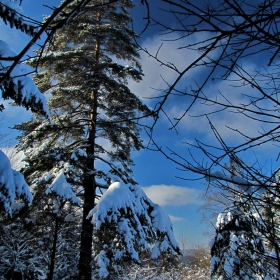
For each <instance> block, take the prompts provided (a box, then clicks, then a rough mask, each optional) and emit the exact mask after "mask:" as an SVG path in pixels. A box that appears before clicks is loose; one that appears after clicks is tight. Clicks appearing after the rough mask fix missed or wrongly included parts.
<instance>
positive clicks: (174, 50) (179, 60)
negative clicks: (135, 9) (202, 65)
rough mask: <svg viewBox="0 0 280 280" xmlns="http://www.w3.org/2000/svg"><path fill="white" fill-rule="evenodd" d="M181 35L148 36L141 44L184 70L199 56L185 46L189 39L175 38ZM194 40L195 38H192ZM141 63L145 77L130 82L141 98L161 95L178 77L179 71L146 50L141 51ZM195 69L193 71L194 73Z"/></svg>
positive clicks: (132, 88) (163, 59)
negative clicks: (162, 63) (138, 81)
mask: <svg viewBox="0 0 280 280" xmlns="http://www.w3.org/2000/svg"><path fill="white" fill-rule="evenodd" d="M171 36H172V37H171ZM178 37H180V35H179V34H176V33H173V34H172V35H169V36H167V35H166V36H164V39H165V41H163V40H162V39H163V37H162V36H159V35H156V36H154V37H152V38H147V39H146V40H145V41H144V42H143V44H142V45H141V46H142V48H143V49H146V50H147V51H148V52H149V53H150V54H151V55H153V56H156V55H157V57H158V59H159V60H160V61H162V62H164V63H167V64H168V63H172V64H174V65H175V66H176V67H177V68H178V69H179V70H181V71H182V70H183V69H184V68H185V67H186V66H188V65H189V64H191V62H193V60H194V59H195V58H196V57H198V53H197V52H195V51H190V50H187V49H185V48H181V47H184V46H186V45H187V44H188V41H187V39H181V40H173V39H174V38H178ZM192 39H193V40H194V38H192ZM140 54H141V60H140V63H141V65H142V68H143V73H144V75H145V76H144V77H143V80H142V81H141V82H140V83H135V82H133V81H130V82H129V88H130V89H131V91H132V92H134V93H135V94H136V95H138V96H139V97H141V98H153V97H155V96H160V95H161V93H162V92H163V91H164V90H166V89H167V88H168V84H169V83H173V82H174V80H175V79H176V78H177V77H178V73H177V72H176V71H174V70H172V69H170V68H168V67H166V66H164V65H161V63H160V62H158V61H157V60H156V59H154V58H152V57H151V56H149V55H148V54H146V53H145V52H143V51H142V52H141V53H140ZM193 74H195V71H192V75H193Z"/></svg>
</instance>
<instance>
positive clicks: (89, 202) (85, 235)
mask: <svg viewBox="0 0 280 280" xmlns="http://www.w3.org/2000/svg"><path fill="white" fill-rule="evenodd" d="M97 18H98V23H100V22H101V16H100V14H98V15H97ZM99 55H100V40H99V39H98V38H97V40H96V48H95V61H96V65H98V63H99ZM91 101H92V103H91V104H92V105H91V112H90V120H89V138H88V139H89V143H88V144H89V148H88V151H87V152H88V156H89V158H90V160H89V165H88V166H87V167H88V170H94V148H95V137H96V120H97V107H98V96H97V91H96V92H94V91H92V92H91ZM95 195H96V184H95V177H94V175H93V176H92V175H89V176H85V179H84V206H83V222H82V223H83V224H82V232H81V247H80V259H79V279H84V280H91V255H92V235H93V225H92V223H91V221H90V220H89V219H87V216H88V214H89V212H90V210H92V209H93V208H94V206H95V204H94V202H95Z"/></svg>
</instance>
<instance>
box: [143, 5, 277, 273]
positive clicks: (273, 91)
mask: <svg viewBox="0 0 280 280" xmlns="http://www.w3.org/2000/svg"><path fill="white" fill-rule="evenodd" d="M159 2H160V3H161V4H160V5H161V8H162V9H161V10H162V13H166V16H164V15H163V14H160V16H157V15H153V14H152V11H150V13H149V23H153V24H155V25H157V26H158V27H160V28H161V34H162V40H163V42H162V44H168V43H169V42H170V41H173V42H174V41H176V42H177V45H178V42H181V47H180V48H179V49H185V50H188V51H189V53H190V56H191V57H193V59H191V61H190V62H189V63H188V64H186V65H184V67H183V68H182V66H181V65H175V63H173V62H172V60H171V61H169V62H166V61H163V60H162V59H161V57H162V56H161V49H162V46H160V47H159V49H158V51H157V52H156V53H151V52H149V50H147V49H143V50H144V51H145V52H147V53H148V54H149V55H150V56H151V57H153V58H154V59H156V60H157V61H158V62H159V63H161V65H163V66H166V67H168V68H169V69H171V70H173V71H175V73H176V74H177V77H176V79H175V80H174V81H171V82H170V81H168V79H167V77H163V79H164V81H165V82H166V90H164V91H160V94H159V96H157V97H155V98H154V99H155V101H156V105H155V112H156V116H157V117H156V119H155V123H154V126H155V125H156V124H157V121H158V118H159V117H161V116H165V117H166V116H167V118H168V120H169V121H170V129H176V128H177V127H178V126H179V125H180V123H181V122H183V120H185V119H186V118H190V117H196V118H200V120H202V119H203V120H205V121H206V122H208V124H209V128H210V129H211V131H212V133H213V135H214V140H213V141H212V142H210V143H209V142H204V141H203V140H200V139H193V141H192V142H191V143H186V145H187V146H186V148H187V149H188V151H189V156H188V157H186V156H183V155H182V152H181V151H179V152H178V151H175V150H174V149H172V148H171V147H168V148H163V147H162V146H161V145H160V144H158V143H156V142H155V141H154V140H153V137H152V134H151V135H150V136H151V145H153V148H155V149H156V150H158V151H161V152H162V153H163V154H164V155H165V156H166V157H167V158H168V159H169V160H171V161H173V162H175V163H176V164H177V166H178V167H179V168H180V169H182V170H183V171H190V173H192V174H193V173H196V174H198V175H199V177H200V178H204V179H206V181H207V182H208V183H209V184H211V185H213V186H215V187H216V188H219V189H220V190H222V191H226V192H230V193H231V194H233V196H231V195H230V196H227V199H231V198H232V200H233V201H234V198H236V197H242V199H243V201H244V200H246V201H250V205H252V208H253V210H250V211H254V212H255V213H258V214H259V217H260V219H261V222H262V225H264V227H261V226H260V224H258V225H259V230H260V231H261V232H262V233H263V235H264V236H265V238H266V239H269V240H270V241H269V242H273V248H274V249H273V250H274V252H275V254H276V258H275V267H276V268H277V269H278V272H279V271H280V262H279V245H278V241H276V240H278V239H279V233H278V232H277V231H275V221H276V219H275V217H272V216H271V215H267V214H266V215H265V214H264V212H262V211H261V210H260V209H266V211H270V213H272V212H273V213H274V212H275V210H273V209H275V207H276V208H277V204H278V202H277V201H278V199H279V191H278V188H279V184H278V182H277V180H276V176H275V175H276V172H277V170H275V168H272V169H271V170H265V169H264V168H263V167H262V166H260V164H259V162H258V160H257V159H256V161H255V162H253V163H247V161H243V160H241V158H244V155H245V154H246V153H249V152H252V153H253V152H254V151H255V150H256V148H258V147H259V146H262V147H263V148H266V149H271V147H273V146H276V147H278V145H279V143H278V142H279V132H280V119H279V109H280V106H279V105H280V104H279V73H280V69H279V58H280V57H279V51H280V46H279V40H280V37H279V36H280V32H279V28H280V24H279V20H280V1H278V0H259V1H253V2H252V1H248V0H217V1H204V2H202V1H187V0H177V1H176V0H161V1H159ZM172 17H173V21H172V20H171V18H172ZM165 18H168V21H165V20H164V19H165ZM170 22H172V24H170ZM174 51H176V50H174ZM168 57H171V56H170V55H169V56H168ZM182 60H183V58H182ZM197 73H198V74H197ZM221 83H223V85H225V86H224V87H223V88H219V87H218V85H219V84H221ZM186 85H187V86H186ZM174 100H175V101H174ZM171 102H180V103H181V104H182V103H183V104H184V106H185V107H184V110H183V111H182V112H181V113H180V114H179V113H178V114H177V115H174V114H173V115H172V114H171V113H170V111H168V108H169V107H168V106H170V104H171ZM173 104H175V103H173ZM217 116H221V117H225V116H226V117H225V118H226V120H228V122H226V121H225V124H224V126H225V127H227V129H228V133H229V132H230V133H232V135H234V133H235V137H236V141H235V142H234V141H231V142H230V143H229V141H228V140H227V139H226V138H225V137H224V136H225V134H224V133H222V132H221V131H220V128H219V127H218V126H217ZM236 116H238V119H239V121H240V122H242V123H243V124H245V123H246V122H248V125H247V127H246V126H243V127H242V126H235V125H236V123H235V124H233V125H230V123H231V122H230V120H231V118H233V117H236ZM221 117H220V118H221ZM251 127H256V128H257V129H256V130H255V131H254V132H252V131H250V129H249V128H251ZM196 151H198V152H199V153H200V154H201V155H202V157H201V158H198V156H197V155H196ZM276 157H277V155H276ZM278 157H279V155H278ZM278 157H277V158H275V159H273V160H274V161H275V164H277V160H278ZM228 159H230V160H231V161H232V162H234V164H235V167H238V168H239V170H242V174H240V173H238V172H237V170H236V169H230V168H225V162H227V161H228ZM215 169H216V170H219V171H214V170H215ZM184 174H186V172H184ZM183 179H188V176H185V177H184V178H183ZM267 197H273V198H274V201H273V202H272V200H271V199H267ZM276 215H277V217H278V216H279V213H278V214H276ZM267 217H270V218H269V219H267ZM272 225H274V226H272ZM273 240H274V241H273Z"/></svg>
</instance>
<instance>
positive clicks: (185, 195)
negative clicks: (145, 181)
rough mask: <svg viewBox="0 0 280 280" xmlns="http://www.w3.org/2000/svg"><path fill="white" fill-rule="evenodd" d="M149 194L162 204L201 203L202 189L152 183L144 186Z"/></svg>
mask: <svg viewBox="0 0 280 280" xmlns="http://www.w3.org/2000/svg"><path fill="white" fill-rule="evenodd" d="M143 190H144V192H145V193H146V194H147V196H148V197H149V198H150V199H151V200H152V201H153V202H154V203H157V204H159V205H160V206H183V205H188V204H195V205H201V204H202V198H201V196H202V193H203V192H202V191H200V190H197V189H194V188H187V187H181V186H174V185H152V186H149V187H143Z"/></svg>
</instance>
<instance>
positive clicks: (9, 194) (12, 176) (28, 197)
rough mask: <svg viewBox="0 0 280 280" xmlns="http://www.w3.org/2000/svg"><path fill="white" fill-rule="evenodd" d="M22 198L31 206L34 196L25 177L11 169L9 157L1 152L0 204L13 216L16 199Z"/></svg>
mask: <svg viewBox="0 0 280 280" xmlns="http://www.w3.org/2000/svg"><path fill="white" fill-rule="evenodd" d="M18 198H21V199H23V200H24V202H25V203H26V204H27V205H28V206H29V205H30V204H31V202H32V194H31V192H30V191H29V187H28V185H27V183H26V182H25V180H24V177H23V175H22V174H21V173H20V172H18V171H15V170H13V169H12V168H11V164H10V161H9V159H8V157H7V156H6V155H5V154H4V153H3V152H2V151H1V150H0V203H1V204H3V207H4V209H5V212H6V213H8V214H9V215H10V216H12V205H13V203H14V202H15V199H18Z"/></svg>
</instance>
